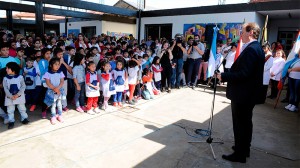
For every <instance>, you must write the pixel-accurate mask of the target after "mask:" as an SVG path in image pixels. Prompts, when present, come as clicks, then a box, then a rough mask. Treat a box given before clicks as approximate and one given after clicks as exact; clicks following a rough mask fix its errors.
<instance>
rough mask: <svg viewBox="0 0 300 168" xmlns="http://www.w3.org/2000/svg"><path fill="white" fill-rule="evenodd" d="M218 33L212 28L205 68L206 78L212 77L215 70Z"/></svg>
mask: <svg viewBox="0 0 300 168" xmlns="http://www.w3.org/2000/svg"><path fill="white" fill-rule="evenodd" d="M218 32H219V28H218V27H217V26H216V27H214V34H213V40H212V44H211V48H210V54H209V60H208V68H207V77H208V78H209V77H212V76H213V75H214V72H215V70H216V68H217V66H216V59H217V35H218Z"/></svg>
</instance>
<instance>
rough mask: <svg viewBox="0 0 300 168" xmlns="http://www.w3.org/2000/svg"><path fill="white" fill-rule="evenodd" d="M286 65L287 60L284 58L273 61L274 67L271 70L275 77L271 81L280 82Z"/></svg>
mask: <svg viewBox="0 0 300 168" xmlns="http://www.w3.org/2000/svg"><path fill="white" fill-rule="evenodd" d="M284 64H285V60H284V59H283V58H282V57H276V58H274V59H273V65H272V68H271V69H270V73H273V74H274V75H275V76H273V77H271V79H273V80H276V81H279V80H280V78H281V73H282V70H283V67H284Z"/></svg>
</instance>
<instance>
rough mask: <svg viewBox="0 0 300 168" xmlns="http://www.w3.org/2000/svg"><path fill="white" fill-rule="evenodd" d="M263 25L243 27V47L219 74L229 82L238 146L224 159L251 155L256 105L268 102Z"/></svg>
mask: <svg viewBox="0 0 300 168" xmlns="http://www.w3.org/2000/svg"><path fill="white" fill-rule="evenodd" d="M259 33H260V28H259V26H258V25H257V24H256V23H245V24H244V25H243V29H242V35H241V36H242V41H243V44H244V45H243V47H242V51H241V54H240V55H239V57H238V58H237V59H236V61H235V62H234V64H233V65H232V67H231V69H230V72H226V73H222V74H217V78H218V79H219V80H221V81H223V82H228V84H227V90H226V97H227V98H228V99H230V100H231V110H232V121H233V133H234V141H235V145H234V146H233V147H232V149H233V150H234V153H233V154H230V155H223V156H222V158H223V159H225V160H229V161H232V162H241V163H246V157H249V156H250V146H251V140H252V128H253V126H252V113H253V112H252V111H253V108H254V106H255V105H256V104H261V103H264V97H263V96H262V94H260V92H262V89H263V71H264V63H265V55H264V52H263V50H262V47H261V46H260V44H259V43H258V42H257V39H258V37H259Z"/></svg>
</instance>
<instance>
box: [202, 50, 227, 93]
mask: <svg viewBox="0 0 300 168" xmlns="http://www.w3.org/2000/svg"><path fill="white" fill-rule="evenodd" d="M230 51H231V49H229V50H228V53H227V54H226V56H225V57H224V59H223V60H222V62H221V63H220V65H218V66H217V68H216V70H215V71H219V68H220V67H221V65H223V63H224V61H225V60H226V58H227V56H228V54H229V52H230ZM211 80H212V78H210V79H209V80H208V82H207V84H206V86H205V88H204V91H205V90H206V88H207V87H208V85H209V84H210V82H211Z"/></svg>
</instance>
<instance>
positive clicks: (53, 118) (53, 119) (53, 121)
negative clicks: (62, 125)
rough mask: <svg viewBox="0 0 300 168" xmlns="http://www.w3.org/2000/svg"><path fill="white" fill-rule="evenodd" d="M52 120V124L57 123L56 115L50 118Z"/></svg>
mask: <svg viewBox="0 0 300 168" xmlns="http://www.w3.org/2000/svg"><path fill="white" fill-rule="evenodd" d="M50 122H51V124H52V125H55V124H56V122H57V120H56V117H52V118H51V119H50Z"/></svg>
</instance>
